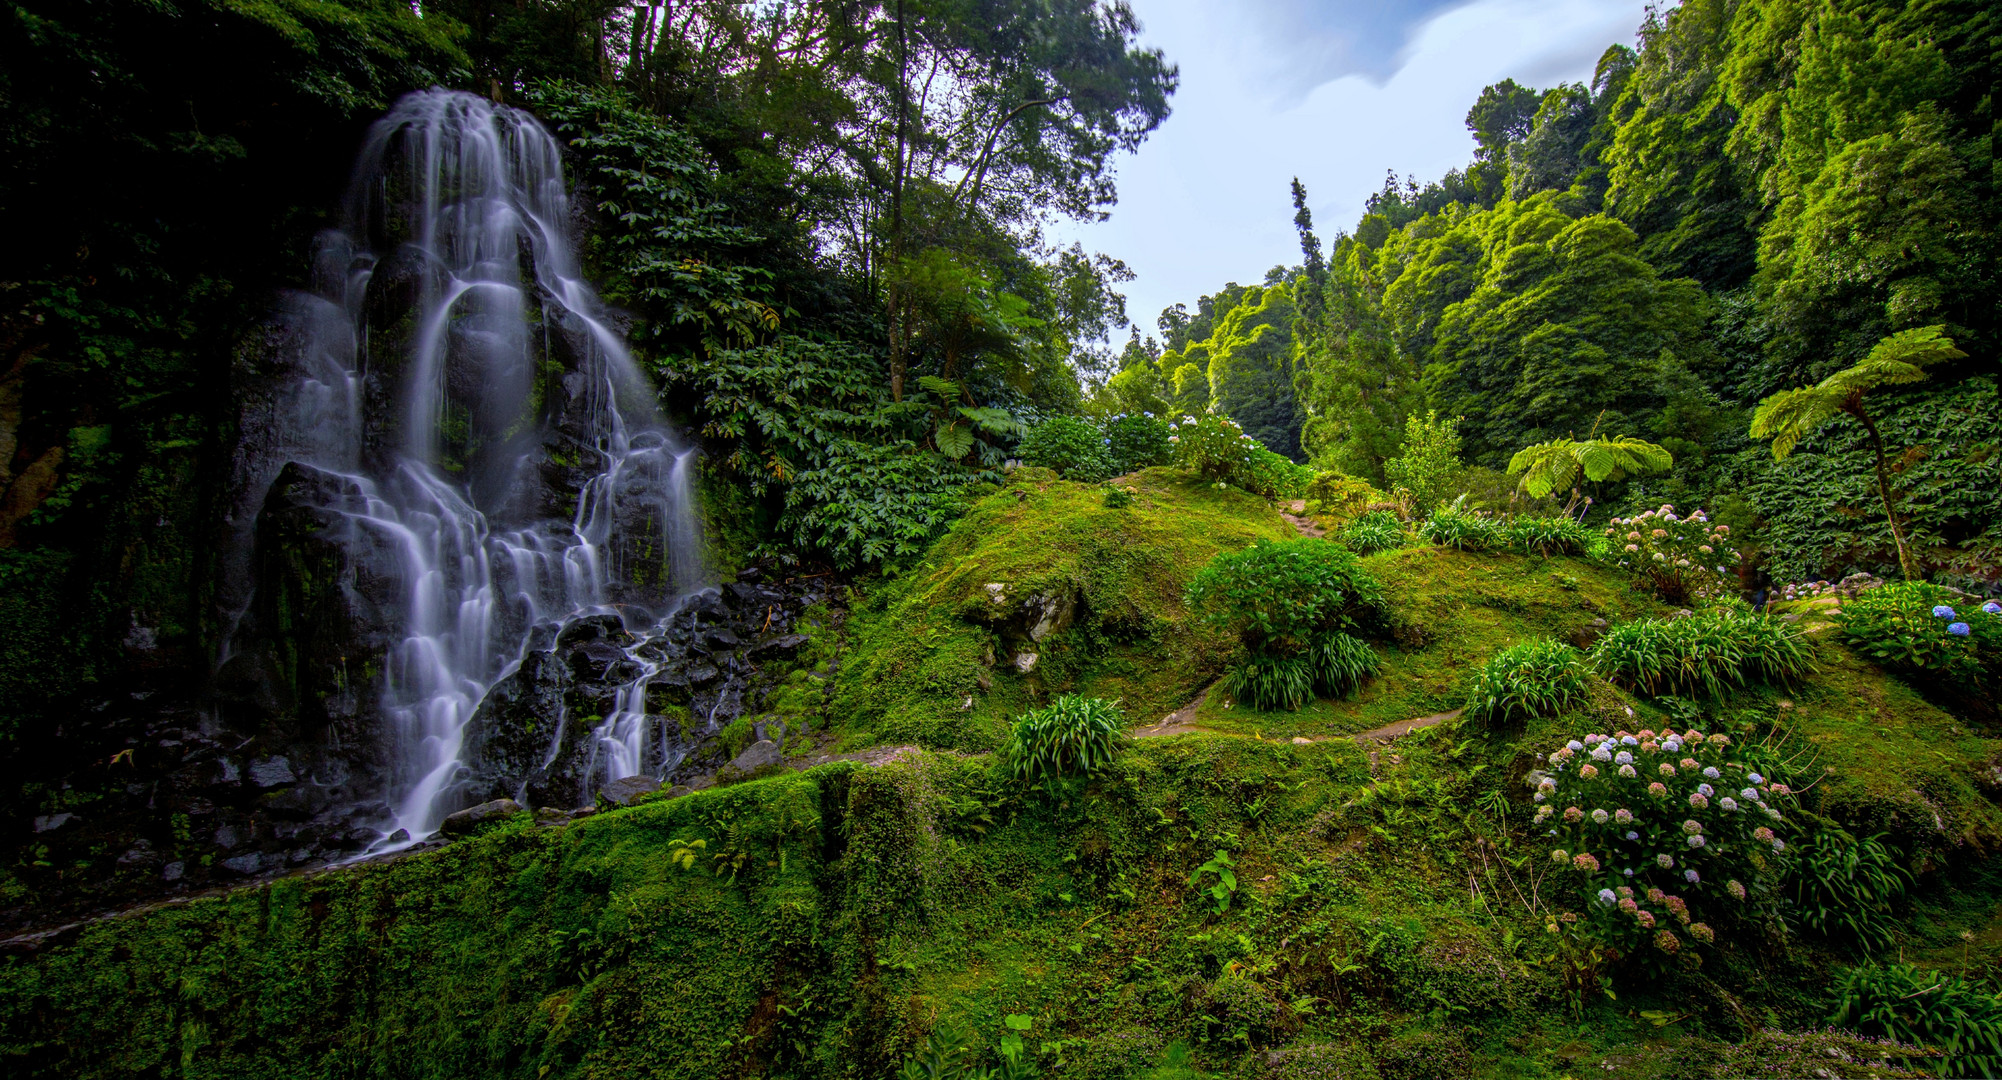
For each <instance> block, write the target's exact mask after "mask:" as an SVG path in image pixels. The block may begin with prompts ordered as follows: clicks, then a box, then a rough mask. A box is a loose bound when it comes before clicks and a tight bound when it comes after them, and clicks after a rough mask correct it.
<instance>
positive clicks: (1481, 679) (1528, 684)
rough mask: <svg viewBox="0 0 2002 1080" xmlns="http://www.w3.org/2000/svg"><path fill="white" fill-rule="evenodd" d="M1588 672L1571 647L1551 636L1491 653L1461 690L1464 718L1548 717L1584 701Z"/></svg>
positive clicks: (1525, 718)
mask: <svg viewBox="0 0 2002 1080" xmlns="http://www.w3.org/2000/svg"><path fill="white" fill-rule="evenodd" d="M1588 676H1589V672H1588V671H1587V669H1586V667H1585V663H1584V657H1583V656H1582V655H1580V653H1579V652H1578V650H1577V649H1574V648H1572V647H1571V646H1569V645H1566V644H1564V643H1563V642H1561V641H1557V640H1555V639H1552V638H1539V639H1537V640H1534V641H1525V642H1522V643H1521V644H1519V645H1511V646H1509V647H1508V648H1506V649H1503V650H1502V651H1501V652H1499V653H1496V654H1495V657H1494V659H1492V660H1489V661H1488V662H1487V664H1486V665H1485V666H1483V667H1482V668H1481V669H1480V670H1479V671H1478V672H1475V673H1474V680H1473V685H1472V686H1471V687H1469V688H1468V691H1467V716H1468V718H1470V719H1474V720H1482V721H1486V722H1488V723H1491V724H1498V723H1503V722H1506V721H1511V720H1527V719H1530V718H1532V717H1538V716H1554V715H1556V714H1558V713H1561V712H1563V711H1565V710H1566V709H1570V708H1573V707H1575V706H1577V705H1578V704H1579V703H1581V702H1583V701H1584V700H1585V692H1586V679H1587V678H1588Z"/></svg>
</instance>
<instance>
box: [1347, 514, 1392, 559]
mask: <svg viewBox="0 0 2002 1080" xmlns="http://www.w3.org/2000/svg"><path fill="white" fill-rule="evenodd" d="M1341 541H1342V546H1343V547H1345V548H1348V549H1349V550H1350V551H1353V552H1355V553H1356V554H1358V555H1374V554H1376V553H1377V552H1379V551H1393V550H1395V549H1397V548H1401V547H1403V546H1404V523H1403V522H1401V521H1399V520H1397V515H1396V514H1393V513H1391V512H1390V511H1388V510H1371V511H1370V512H1369V513H1367V514H1364V515H1362V516H1361V517H1359V518H1357V519H1355V520H1354V521H1351V522H1349V525H1348V528H1346V529H1343V530H1342V532H1341Z"/></svg>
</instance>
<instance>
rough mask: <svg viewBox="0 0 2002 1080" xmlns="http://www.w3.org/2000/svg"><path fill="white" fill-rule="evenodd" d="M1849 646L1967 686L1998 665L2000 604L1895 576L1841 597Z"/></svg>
mask: <svg viewBox="0 0 2002 1080" xmlns="http://www.w3.org/2000/svg"><path fill="white" fill-rule="evenodd" d="M1836 619H1837V620H1838V621H1839V622H1840V623H1841V626H1842V634H1843V637H1844V638H1846V639H1847V640H1848V642H1849V644H1850V647H1851V648H1854V649H1855V650H1856V651H1857V652H1860V653H1862V654H1863V655H1865V656H1867V657H1869V658H1871V659H1872V660H1875V661H1877V662H1878V663H1880V664H1883V665H1884V666H1885V667H1888V668H1891V669H1893V670H1895V671H1900V672H1903V673H1906V674H1912V673H1917V672H1932V673H1937V674H1939V675H1942V676H1945V677H1946V678H1948V679H1950V680H1952V681H1954V682H1955V683H1958V684H1961V685H1964V686H1972V685H1973V684H1974V683H1976V682H1978V681H1979V680H1980V679H1981V678H1982V675H1983V672H1984V669H1985V670H1986V672H1987V674H1988V675H1989V677H1990V679H1991V681H1993V679H1994V677H1995V676H1996V675H1997V674H1998V669H2002V604H1998V603H1996V602H1995V601H1993V600H1990V601H1987V602H1986V603H1977V601H1976V598H1974V597H1970V596H1966V595H1963V594H1961V593H1957V592H1954V591H1953V590H1951V589H1948V588H1945V587H1944V586H1940V585H1929V584H1927V583H1925V582H1923V581H1900V582H1893V583H1892V584H1889V585H1885V586H1884V587H1882V588H1879V589H1872V590H1870V591H1869V592H1867V593H1864V594H1863V595H1861V596H1858V597H1856V598H1855V599H1853V600H1849V601H1845V602H1844V603H1843V605H1842V610H1841V612H1840V613H1839V614H1838V615H1837V616H1836Z"/></svg>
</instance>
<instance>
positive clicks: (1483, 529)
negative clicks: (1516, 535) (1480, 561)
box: [1418, 507, 1508, 551]
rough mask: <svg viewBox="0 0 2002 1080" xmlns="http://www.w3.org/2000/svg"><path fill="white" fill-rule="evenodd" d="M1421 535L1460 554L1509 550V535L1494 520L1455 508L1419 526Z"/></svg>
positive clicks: (1445, 509) (1438, 512)
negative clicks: (1506, 548) (1462, 552)
mask: <svg viewBox="0 0 2002 1080" xmlns="http://www.w3.org/2000/svg"><path fill="white" fill-rule="evenodd" d="M1418 535H1419V536H1420V537H1422V538H1424V539H1426V540H1430V541H1432V542H1433V543H1435V544H1438V545H1440V546H1441V547H1450V548H1457V549H1458V550H1460V551H1499V550H1501V549H1502V548H1505V547H1507V546H1508V536H1507V534H1506V533H1505V532H1504V531H1503V529H1502V527H1501V525H1500V524H1499V523H1497V522H1496V521H1495V520H1494V519H1493V518H1486V517H1481V516H1479V515H1477V514H1469V513H1467V512H1466V511H1464V510H1460V509H1457V508H1454V507H1440V508H1439V509H1437V510H1434V511H1433V512H1432V516H1431V517H1428V518H1426V519H1425V520H1424V522H1423V523H1421V524H1420V525H1419V526H1418Z"/></svg>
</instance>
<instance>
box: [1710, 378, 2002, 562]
mask: <svg viewBox="0 0 2002 1080" xmlns="http://www.w3.org/2000/svg"><path fill="white" fill-rule="evenodd" d="M1871 409H1872V411H1871V419H1872V421H1873V422H1874V423H1875V424H1876V426H1877V430H1878V432H1879V434H1880V435H1881V436H1882V439H1883V442H1884V445H1885V447H1887V448H1892V449H1893V452H1894V453H1895V457H1893V458H1892V459H1891V460H1890V461H1889V464H1888V474H1889V476H1890V479H1891V486H1892V497H1893V499H1894V500H1895V502H1896V505H1897V507H1898V522H1899V525H1900V526H1901V527H1902V528H1903V529H1904V531H1905V540H1906V543H1907V545H1908V547H1909V549H1910V550H1911V552H1912V555H1913V558H1914V561H1915V562H1916V563H1917V564H1918V566H1919V567H1920V568H1921V569H1927V570H1932V571H1934V572H1938V573H1952V574H1956V575H1960V576H1962V577H1963V578H1965V579H1972V580H1976V581H1979V580H1984V579H1986V578H1987V577H1989V576H1990V575H1991V574H1992V573H1993V572H1994V571H1995V569H1996V568H1997V567H2002V483H1997V482H1996V479H1995V469H1996V467H1997V461H1998V460H2002V440H1999V439H1998V437H1997V434H1996V433H1997V432H1998V431H2002V391H1998V388H1997V384H1996V380H1995V378H1994V377H1993V376H1987V375H1979V376H1974V377H1971V378H1968V379H1965V380H1963V381H1961V382H1959V383H1956V384H1952V385H1947V386H1937V387H1935V386H1923V387H1920V388H1917V389H1915V390H1908V391H1903V392H1900V393H1897V394H1895V395H1892V394H1887V395H1884V396H1883V397H1881V398H1879V399H1877V400H1875V401H1873V402H1872V403H1871ZM1751 456H1752V455H1750V454H1749V453H1748V454H1747V457H1751ZM1875 460H1876V450H1875V446H1874V444H1873V441H1872V439H1871V437H1870V433H1869V431H1868V430H1867V429H1865V428H1864V426H1863V425H1862V424H1861V423H1857V422H1854V421H1853V420H1851V419H1849V418H1847V417H1838V418H1836V419H1835V420H1833V421H1831V422H1830V423H1827V424H1824V425H1822V426H1821V427H1820V428H1819V429H1817V430H1816V431H1815V432H1814V434H1812V435H1810V436H1808V437H1807V438H1806V439H1805V440H1803V442H1802V443H1801V445H1800V447H1799V448H1798V450H1797V452H1795V453H1793V454H1791V455H1789V456H1788V457H1787V458H1786V460H1784V461H1781V462H1777V463H1774V462H1772V461H1771V460H1770V457H1769V455H1766V454H1763V453H1760V454H1757V455H1756V460H1754V461H1753V462H1752V463H1751V464H1750V465H1749V466H1747V467H1744V472H1745V473H1746V475H1748V476H1749V477H1750V481H1749V483H1748V484H1747V485H1746V490H1745V493H1746V495H1747V496H1748V497H1749V499H1750V501H1751V503H1752V505H1753V506H1755V507H1756V508H1757V510H1758V513H1759V516H1760V517H1761V518H1762V519H1763V529H1762V531H1761V533H1760V535H1759V542H1760V545H1761V547H1763V548H1764V549H1765V552H1766V563H1767V565H1768V566H1769V567H1770V569H1771V572H1772V573H1773V575H1774V576H1775V577H1776V578H1779V579H1780V580H1801V579H1814V578H1821V577H1828V578H1831V579H1832V578H1835V577H1840V576H1841V575H1843V574H1844V573H1846V572H1847V571H1849V570H1850V569H1852V568H1863V569H1873V570H1882V569H1885V568H1888V567H1890V566H1893V565H1896V564H1897V561H1898V554H1897V544H1896V541H1895V539H1894V538H1893V536H1892V535H1891V528H1890V520H1889V519H1888V518H1887V517H1885V515H1884V513H1883V509H1882V506H1883V500H1882V499H1881V497H1880V495H1879V492H1878V490H1877V479H1876V470H1875Z"/></svg>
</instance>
